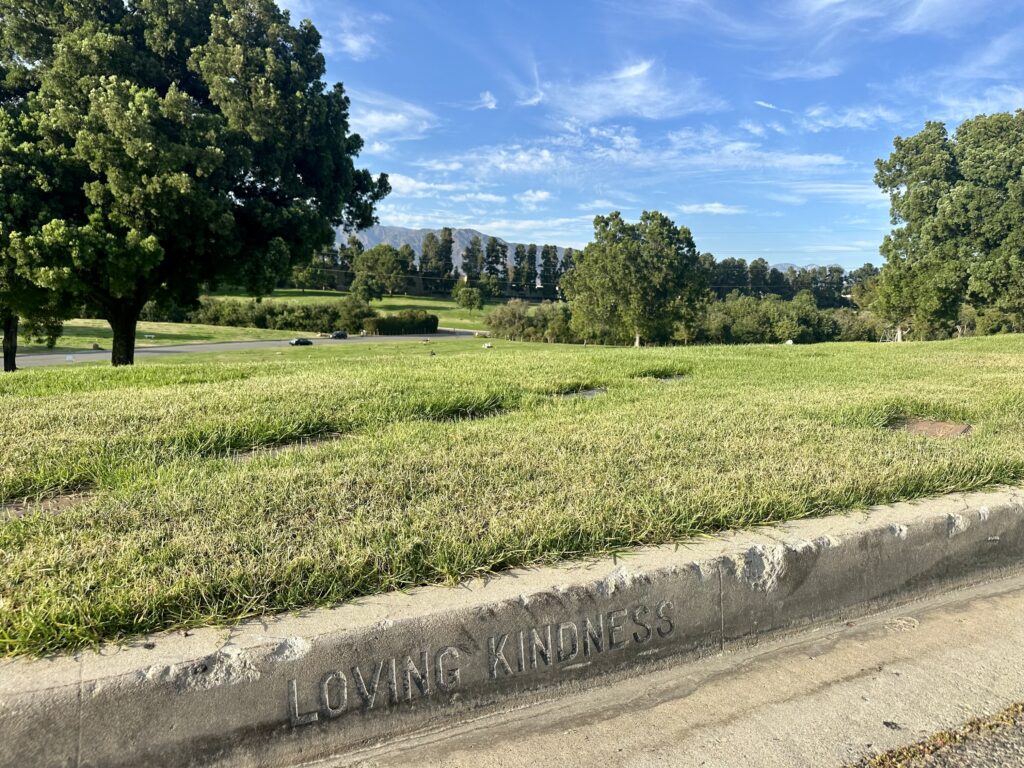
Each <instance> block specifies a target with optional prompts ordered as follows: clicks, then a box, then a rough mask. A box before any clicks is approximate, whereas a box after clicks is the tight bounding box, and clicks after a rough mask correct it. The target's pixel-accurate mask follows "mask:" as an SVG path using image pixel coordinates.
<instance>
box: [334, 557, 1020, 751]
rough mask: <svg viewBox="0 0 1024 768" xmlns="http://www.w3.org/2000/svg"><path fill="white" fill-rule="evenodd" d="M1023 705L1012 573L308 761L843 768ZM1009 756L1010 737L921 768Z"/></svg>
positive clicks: (1016, 587) (1016, 744)
mask: <svg viewBox="0 0 1024 768" xmlns="http://www.w3.org/2000/svg"><path fill="white" fill-rule="evenodd" d="M1022 700H1024V575H1016V576H1012V577H1008V578H1006V579H1003V580H1000V581H997V582H992V583H990V584H988V585H984V586H980V587H971V588H968V589H964V590H958V591H953V592H950V593H948V594H946V595H942V596H940V597H937V598H931V599H929V600H926V601H921V602H918V603H914V604H912V605H910V606H904V607H902V608H900V609H897V610H894V611H890V612H887V613H884V614H880V615H878V616H875V617H871V618H867V619H862V620H857V621H854V622H851V623H850V624H840V625H837V626H834V627H831V628H825V629H819V630H816V631H812V632H810V633H808V634H805V635H802V636H796V637H793V638H790V639H788V640H782V641H775V642H770V643H764V644H762V645H760V646H755V647H753V648H750V649H748V650H744V651H738V652H733V653H729V654H726V655H719V656H715V657H712V658H709V659H706V660H704V661H701V662H697V663H693V664H686V665H681V666H676V667H674V668H673V667H671V666H669V667H666V668H664V669H662V670H660V671H656V672H650V673H646V674H643V675H640V676H632V677H626V678H624V679H619V680H617V681H615V682H611V683H607V682H606V683H605V684H603V685H593V686H588V687H586V688H583V689H582V690H579V691H577V692H573V693H570V694H568V695H563V696H562V697H560V698H556V699H552V700H551V701H548V702H546V703H541V704H538V705H535V706H530V707H526V708H523V709H520V710H516V711H511V712H504V713H498V714H493V715H487V716H484V717H481V718H479V719H476V720H474V721H471V722H468V723H464V724H461V725H458V726H456V727H453V728H448V729H444V730H438V731H435V732H430V733H426V734H420V735H417V736H413V737H410V738H408V739H405V740H404V741H402V742H399V743H398V744H393V745H390V746H385V747H374V748H369V749H367V750H366V751H363V752H360V753H358V754H349V755H345V756H339V757H337V758H335V759H334V760H329V761H323V762H320V763H316V764H315V765H316V766H317V768H328V767H330V768H336V767H338V766H349V765H371V766H424V767H426V766H445V767H446V768H458V767H460V766H466V767H467V768H468V767H470V766H472V767H473V768H497V767H498V766H501V768H514V767H515V766H524V767H525V766H530V767H531V768H534V767H535V766H539V765H557V766H562V765H566V766H567V765H588V766H589V765H600V766H602V768H611V767H613V766H680V767H681V768H682V767H685V766H702V768H734V767H735V766H743V768H757V767H758V766H766V767H767V766H772V767H773V768H784V767H785V766H793V767H794V768H796V767H799V768H806V767H807V766H815V767H819V766H836V767H839V766H847V765H851V764H856V763H858V762H859V761H861V760H862V759H864V758H865V757H866V756H869V755H874V754H877V753H880V752H885V751H888V750H891V749H894V748H897V747H902V746H906V745H909V744H912V743H915V742H918V741H922V740H924V739H927V738H928V737H929V736H931V735H932V734H935V733H937V732H939V731H945V730H949V729H955V728H957V727H959V726H960V725H961V724H962V723H964V722H966V721H968V720H971V719H973V718H976V717H983V716H988V715H991V714H993V713H996V712H1000V711H1002V710H1004V709H1005V708H1007V707H1009V706H1011V705H1012V704H1014V703H1016V702H1019V701H1022ZM1021 755H1022V752H1021V734H1020V732H1019V729H1018V731H1017V734H1016V740H1014V734H1013V733H1012V732H1010V733H1007V732H1003V733H1001V734H998V735H993V736H992V737H991V738H989V739H988V740H984V739H981V740H976V741H975V742H973V743H972V744H971V745H970V746H967V747H964V748H963V749H962V750H959V751H957V752H953V753H951V754H950V755H949V756H948V757H949V761H948V762H942V763H939V762H929V763H921V764H920V765H942V766H958V765H981V766H987V765H992V766H996V765H1020V764H1021V763H1020V762H1018V761H1019V760H1020V759H1021ZM958 758H959V759H960V760H965V761H966V762H958V761H957V760H958ZM1007 760H1009V761H1010V762H1009V763H1008V762H1006V761H1007ZM909 765H919V764H918V763H911V764H909Z"/></svg>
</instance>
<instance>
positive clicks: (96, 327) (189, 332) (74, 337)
mask: <svg viewBox="0 0 1024 768" xmlns="http://www.w3.org/2000/svg"><path fill="white" fill-rule="evenodd" d="M294 335H295V333H294V332H289V331H268V330H265V329H261V328H226V327H222V326H218V325H190V324H188V323H139V327H138V331H137V338H136V343H135V346H136V347H137V348H138V347H158V346H167V345H170V344H194V343H199V342H217V341H259V340H264V339H287V338H290V337H292V336H294ZM147 336H152V337H153V338H151V339H150V338H146V337H147ZM111 339H113V333H112V332H111V330H110V326H109V325H107V322H106V321H105V320H82V319H78V320H68V321H67V322H66V323H64V332H63V334H62V335H61V337H60V338H59V339H57V346H56V347H55V348H54V349H47V348H46V347H45V346H44V345H42V344H23V345H21V347H20V349H19V352H22V353H31V352H50V353H56V352H78V351H81V350H88V349H92V346H93V344H98V345H99V346H100V347H101V348H102V349H110V343H111Z"/></svg>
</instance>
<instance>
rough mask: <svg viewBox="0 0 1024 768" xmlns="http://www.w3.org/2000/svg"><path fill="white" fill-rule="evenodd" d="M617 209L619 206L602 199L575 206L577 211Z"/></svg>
mask: <svg viewBox="0 0 1024 768" xmlns="http://www.w3.org/2000/svg"><path fill="white" fill-rule="evenodd" d="M619 208H621V206H619V205H616V204H615V203H613V202H612V201H611V200H605V199H603V198H598V199H597V200H591V201H589V202H586V203H580V204H579V205H577V206H576V209H577V210H579V211H595V210H597V211H616V210H619Z"/></svg>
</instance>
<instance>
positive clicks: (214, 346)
mask: <svg viewBox="0 0 1024 768" xmlns="http://www.w3.org/2000/svg"><path fill="white" fill-rule="evenodd" d="M473 333H474V331H460V330H455V329H450V330H446V331H442V332H438V333H433V334H429V335H424V334H416V335H408V336H351V337H349V338H347V339H343V340H337V341H336V340H334V339H318V338H313V344H314V345H316V346H326V345H336V344H337V345H344V344H367V343H370V344H373V343H380V342H390V341H420V340H422V339H425V338H430V339H439V340H440V339H457V338H466V337H470V336H472V335H473ZM287 346H288V340H287V339H275V340H272V341H222V342H217V343H210V344H176V345H173V346H171V345H168V346H166V347H139V348H138V349H136V350H135V357H136V358H140V357H142V358H144V357H158V356H166V355H181V354H193V353H195V352H236V351H238V350H244V349H270V348H273V347H287ZM69 358H70V359H69ZM108 360H110V351H109V350H102V351H98V352H93V351H87V352H75V353H73V354H69V353H65V352H60V353H51V352H38V353H33V354H28V355H19V356H18V367H19V368H33V367H37V366H43V365H72V364H76V363H90V362H93V363H94V362H106V361H108Z"/></svg>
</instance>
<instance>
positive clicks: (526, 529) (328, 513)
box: [0, 336, 1024, 655]
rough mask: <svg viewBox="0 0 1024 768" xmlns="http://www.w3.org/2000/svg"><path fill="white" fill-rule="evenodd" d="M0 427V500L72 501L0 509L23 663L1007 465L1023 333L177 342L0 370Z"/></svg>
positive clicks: (936, 486) (879, 499)
mask: <svg viewBox="0 0 1024 768" xmlns="http://www.w3.org/2000/svg"><path fill="white" fill-rule="evenodd" d="M292 352H294V353H296V354H291V353H292ZM431 352H434V353H435V354H433V355H431ZM669 374H683V376H682V378H677V379H672V380H662V379H660V378H657V377H660V376H666V375H669ZM597 386H600V387H606V388H607V392H606V393H605V394H602V395H599V396H596V397H593V398H590V399H587V398H565V397H557V396H553V395H556V394H557V393H565V392H573V391H578V390H580V389H583V388H588V387H597ZM904 416H917V417H924V418H937V419H950V420H958V421H965V422H968V423H970V424H972V425H973V427H974V430H973V432H972V433H971V434H970V435H968V436H966V437H963V438H959V439H936V438H929V437H925V436H920V435H910V434H907V433H904V432H899V431H894V430H892V429H889V428H887V427H888V425H891V424H893V423H894V422H895V421H896V420H898V419H899V418H901V417H904ZM0 423H2V424H3V425H4V429H3V430H2V431H0V455H2V456H3V457H4V461H3V463H2V464H0V500H4V501H8V502H10V501H15V500H18V499H21V498H24V497H31V496H36V497H40V496H47V495H62V494H70V493H72V492H75V491H79V492H82V491H84V492H85V493H84V495H83V496H81V497H75V498H72V499H70V500H66V503H65V504H64V505H63V506H61V508H60V509H59V510H57V511H52V512H45V511H36V512H30V513H29V514H28V515H27V516H26V517H24V518H21V519H13V520H10V521H8V522H2V523H0V653H2V654H7V655H15V654H23V653H33V654H40V653H46V652H51V651H67V650H71V649H75V648H78V647H82V646H84V645H89V644H93V643H96V642H99V641H103V640H111V639H117V638H122V637H128V636H133V635H137V634H139V633H143V632H148V631H152V630H160V629H170V628H181V627H188V626H196V625H201V624H208V623H217V622H229V621H234V620H237V619H241V618H245V617H252V616H257V615H262V614H266V613H271V612H275V611H283V610H292V609H299V608H304V607H309V606H314V605H325V604H331V603H335V602H337V601H340V600H345V599H349V598H353V597H356V596H360V595H367V594H372V593H376V592H381V591H385V590H392V589H398V588H403V587H408V586H410V585H415V584H424V583H436V582H452V581H454V580H457V579H459V578H462V577H465V576H467V575H471V574H477V573H483V572H487V571H493V570H500V569H503V568H507V567H510V566H515V565H521V564H528V563H542V562H548V561H553V560H557V559H560V558H572V557H579V556H583V555H589V554H594V553H601V552H609V551H618V550H621V549H623V548H625V547H630V546H634V545H640V544H658V543H665V542H673V541H681V540H685V539H687V538H688V537H692V536H695V535H701V534H708V533H712V532H715V531H720V530H722V529H726V528H735V527H744V526H751V525H757V524H762V523H772V522H777V521H782V520H787V519H792V518H799V517H804V516H809V515H823V514H828V513H831V512H836V511H838V510H844V509H848V508H851V507H853V508H856V507H863V506H866V505H869V504H874V503H883V502H890V501H896V500H900V499H909V498H914V497H919V496H922V495H926V494H932V493H941V492H948V491H953V490H968V489H974V488H979V487H984V486H988V485H992V484H997V483H1009V482H1019V481H1021V480H1024V440H1021V435H1022V434H1024V336H1003V337H989V338H980V339H965V340H957V341H949V342H933V343H924V344H921V343H917V344H914V343H908V344H851V343H847V344H821V345H817V346H807V347H801V346H789V347H786V346H774V347H768V346H751V347H691V348H674V349H653V348H652V349H640V350H634V349H612V348H599V347H571V346H545V345H530V344H515V343H512V342H503V341H497V342H495V343H494V349H490V350H487V349H484V348H483V345H482V344H481V343H480V342H478V341H475V340H472V341H470V340H462V341H434V342H430V343H429V344H423V343H410V342H392V343H384V344H380V345H359V346H357V345H352V346H350V347H345V346H339V347H331V348H326V347H319V348H318V347H313V348H309V349H302V350H289V354H282V353H281V351H280V350H266V351H263V350H261V351H259V352H245V353H229V354H219V355H217V356H216V357H210V356H199V355H194V356H192V357H182V358H180V359H178V360H173V361H167V360H163V361H160V362H152V363H150V362H148V361H147V362H145V363H144V364H141V365H138V366H136V367H135V368H131V369H113V368H106V367H88V368H74V369H32V370H25V371H22V372H20V373H18V374H14V375H10V376H4V377H0ZM313 436H330V437H331V438H332V439H326V440H323V441H321V442H317V443H311V444H306V445H299V446H297V447H295V448H294V449H293V450H288V451H281V452H276V451H270V450H261V451H257V452H256V453H255V454H254V455H251V456H247V457H246V459H247V460H244V461H241V460H239V457H238V456H237V455H233V454H234V453H235V452H237V451H240V450H244V449H248V448H252V447H254V446H262V447H267V446H273V445H275V444H280V443H287V442H296V441H300V440H301V439H302V438H308V437H313Z"/></svg>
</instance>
